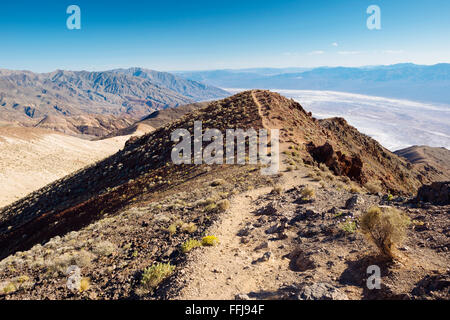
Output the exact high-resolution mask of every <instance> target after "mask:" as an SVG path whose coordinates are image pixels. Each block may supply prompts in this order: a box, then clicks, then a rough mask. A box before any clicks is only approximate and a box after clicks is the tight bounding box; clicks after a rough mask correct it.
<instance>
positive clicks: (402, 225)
mask: <svg viewBox="0 0 450 320" xmlns="http://www.w3.org/2000/svg"><path fill="white" fill-rule="evenodd" d="M360 224H361V231H362V232H363V233H364V234H365V235H366V236H367V238H368V239H369V240H370V241H371V242H373V244H375V246H376V247H377V248H378V249H379V250H380V253H381V254H382V255H384V256H386V257H389V258H391V259H393V258H394V253H393V250H394V249H395V246H398V245H399V244H400V243H401V242H402V240H403V239H404V237H405V235H406V228H407V226H408V225H409V224H410V219H409V217H408V216H406V215H405V214H404V213H403V212H402V211H400V210H398V209H395V208H392V207H383V208H380V207H372V208H370V209H369V210H368V211H366V212H365V213H364V214H363V215H362V217H361V219H360Z"/></svg>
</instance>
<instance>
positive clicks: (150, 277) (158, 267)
mask: <svg viewBox="0 0 450 320" xmlns="http://www.w3.org/2000/svg"><path fill="white" fill-rule="evenodd" d="M174 271H175V266H173V265H171V264H170V263H156V264H154V265H152V266H150V267H148V268H146V269H145V270H144V273H143V274H142V279H141V285H142V286H143V287H144V288H145V289H147V290H153V289H154V288H156V287H157V286H158V285H159V284H160V283H161V282H162V281H163V280H164V279H166V278H167V277H169V276H170V275H171V274H172V273H173V272H174Z"/></svg>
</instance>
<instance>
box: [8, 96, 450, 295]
mask: <svg viewBox="0 0 450 320" xmlns="http://www.w3.org/2000/svg"><path fill="white" fill-rule="evenodd" d="M194 121H202V123H203V129H204V130H205V129H207V128H217V129H219V130H220V131H222V132H224V130H225V129H230V128H241V129H244V130H245V129H249V128H255V129H258V128H272V129H273V128H278V129H280V143H281V146H280V148H281V151H282V154H281V159H282V161H283V165H282V171H281V172H280V173H279V174H277V175H273V176H264V175H261V173H260V170H259V165H205V164H203V165H188V164H183V165H175V164H173V163H172V161H171V150H172V148H173V146H174V144H175V143H174V142H172V141H171V139H170V134H171V133H172V132H173V131H174V130H175V129H179V128H185V129H187V130H188V131H190V133H191V134H192V133H193V125H194ZM203 145H204V146H205V145H207V143H205V142H203ZM417 176H418V173H417V172H415V171H414V169H412V168H411V166H410V165H409V164H408V163H407V162H406V161H405V160H403V159H401V158H399V157H397V156H396V155H394V154H392V153H391V152H389V151H388V150H386V149H384V148H383V147H381V146H380V145H379V144H378V143H377V142H376V141H374V140H372V139H370V138H369V137H367V136H365V135H362V134H360V133H358V132H357V130H356V129H354V128H352V127H350V126H349V125H348V124H347V123H346V122H345V120H343V119H329V120H325V121H317V120H315V119H314V118H312V117H311V115H310V114H308V113H307V112H306V111H305V110H304V109H303V108H302V107H301V105H300V104H298V103H297V102H294V101H293V100H289V99H286V98H284V97H282V96H280V95H278V94H274V93H271V92H269V91H259V90H253V91H246V92H243V93H240V94H237V95H235V96H233V97H230V98H227V99H224V100H220V101H215V102H211V103H209V104H208V105H207V106H205V107H204V108H201V109H198V110H194V111H192V112H190V113H188V114H186V115H184V116H183V117H182V118H180V119H179V120H176V121H174V122H171V123H169V124H167V125H165V126H163V127H161V128H159V129H157V130H155V131H154V132H152V133H150V134H147V135H145V136H143V137H141V138H137V139H133V140H130V141H129V142H128V143H127V144H126V146H125V148H124V149H123V150H121V151H119V152H118V153H116V154H115V155H113V156H111V157H109V158H107V159H105V160H103V161H100V162H98V163H96V164H95V165H93V166H91V167H89V168H86V169H84V170H81V171H79V172H77V173H75V174H73V175H71V176H68V177H65V178H63V179H61V180H59V181H57V182H55V183H53V184H51V185H48V186H46V187H45V188H43V189H41V190H39V191H37V192H35V193H33V194H31V195H29V196H28V197H26V198H24V199H22V200H20V201H18V202H16V203H14V204H13V205H11V206H9V207H6V208H4V209H2V210H1V211H0V248H1V252H0V254H1V256H0V258H3V260H2V261H1V263H0V279H1V281H2V282H1V285H2V286H3V291H4V292H5V289H4V288H10V289H11V290H9V291H8V290H7V291H8V292H7V295H6V297H7V298H35V299H37V298H50V299H54V298H59V299H61V298H64V299H73V298H83V297H84V298H91V299H117V298H194V297H196V296H200V297H216V298H233V297H234V295H237V294H239V295H241V298H246V297H245V295H247V298H292V297H296V296H301V295H302V294H303V295H304V294H305V293H304V291H305V290H306V289H305V288H304V286H305V284H307V285H308V286H310V287H309V288H308V289H307V292H311V290H312V289H311V288H315V289H317V290H319V292H320V290H322V292H324V290H325V291H326V292H329V293H330V294H333V295H334V298H349V299H361V298H369V299H370V298H396V297H397V298H398V297H408V298H423V297H431V298H433V297H434V298H436V297H446V294H447V296H448V293H445V287H444V291H442V287H441V286H442V283H444V284H445V281H448V280H446V279H447V278H448V270H447V271H446V266H447V265H448V255H447V251H448V240H447V233H448V230H449V227H448V213H449V211H448V208H446V207H442V208H440V207H433V206H429V207H426V206H425V207H423V208H417V207H414V205H411V204H409V203H408V194H412V192H415V191H416V188H417V187H418V186H419V185H420V182H419V180H418V178H417ZM305 190H307V191H308V192H306V191H305ZM388 193H393V194H397V195H398V196H396V197H395V196H393V195H392V194H389V195H388ZM375 204H376V205H387V206H396V207H398V208H401V209H402V210H405V211H406V212H407V214H408V215H409V216H410V218H411V220H413V221H416V223H414V224H413V225H411V226H410V227H409V229H408V242H407V243H406V246H405V247H404V249H401V252H402V253H401V256H402V259H401V262H400V264H389V263H386V262H385V261H379V260H377V258H376V255H374V254H373V251H372V249H371V247H370V245H369V244H368V243H367V242H366V241H365V240H364V237H363V236H362V235H361V234H360V233H359V232H357V229H358V222H357V221H356V220H354V219H356V218H358V217H359V216H360V215H361V214H362V213H363V212H365V211H366V210H367V209H368V208H369V207H370V206H372V205H375ZM427 213H429V215H428V214H427ZM227 215H229V216H227ZM206 235H212V236H217V237H218V240H219V243H215V242H214V241H213V242H214V243H213V242H212V243H211V244H216V245H217V246H212V247H209V248H207V247H201V248H197V249H194V250H193V251H192V254H191V253H189V252H187V251H186V250H184V249H183V248H185V246H183V244H185V243H186V241H188V240H201V239H202V238H203V237H204V236H206ZM192 243H194V244H195V243H196V242H195V241H194V242H192ZM192 243H191V244H192ZM207 243H208V242H206V244H207ZM300 249H301V250H300ZM215 259H216V260H215ZM233 259H236V263H234V264H233V265H231V266H229V265H228V264H229V262H230V261H234V260H233ZM153 263H170V264H171V265H172V266H174V267H175V271H174V273H173V274H172V276H171V277H168V278H167V279H166V280H165V281H164V282H162V283H158V286H156V287H154V288H152V289H149V288H148V287H145V286H144V285H143V281H144V280H143V279H145V275H146V273H145V272H144V270H145V268H147V267H149V266H151V265H152V264H153ZM370 263H379V264H380V266H382V268H383V272H384V273H383V283H385V287H384V289H383V290H382V291H377V292H378V294H379V296H377V295H374V292H367V291H366V290H365V289H364V279H365V277H366V273H365V268H366V266H367V265H369V264H370ZM70 265H77V266H78V267H79V268H81V273H82V275H83V277H85V278H86V279H87V280H86V279H85V281H88V282H89V285H88V286H86V287H83V288H84V289H82V290H81V289H80V291H78V292H72V291H71V290H69V289H68V288H67V284H66V283H67V275H66V274H65V272H66V270H67V267H68V266H70ZM202 268H206V269H202ZM446 272H447V274H446ZM256 275H259V276H256ZM246 279H247V280H249V279H254V282H252V281H247V282H246V281H244V280H246ZM398 279H400V280H398ZM214 281H217V283H215V282H214ZM398 281H401V282H400V283H401V285H399V282H398ZM216 285H223V286H227V287H226V290H225V289H224V291H223V292H224V295H222V296H217V295H214V292H215V290H216V288H217V287H216ZM433 288H435V289H433ZM436 288H437V289H436ZM315 289H314V290H315ZM324 294H325V293H324ZM314 295H320V294H319V293H317V292H316V293H314Z"/></svg>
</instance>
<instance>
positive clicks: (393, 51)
mask: <svg viewBox="0 0 450 320" xmlns="http://www.w3.org/2000/svg"><path fill="white" fill-rule="evenodd" d="M381 52H382V53H384V54H400V53H404V51H403V50H383V51H381Z"/></svg>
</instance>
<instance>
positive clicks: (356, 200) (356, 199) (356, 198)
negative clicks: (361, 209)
mask: <svg viewBox="0 0 450 320" xmlns="http://www.w3.org/2000/svg"><path fill="white" fill-rule="evenodd" d="M361 204H364V199H363V198H362V197H361V196H360V195H357V194H355V195H353V196H352V197H351V198H350V199H348V200H347V201H346V202H345V208H346V209H349V210H351V209H354V208H355V207H356V206H358V205H361Z"/></svg>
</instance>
